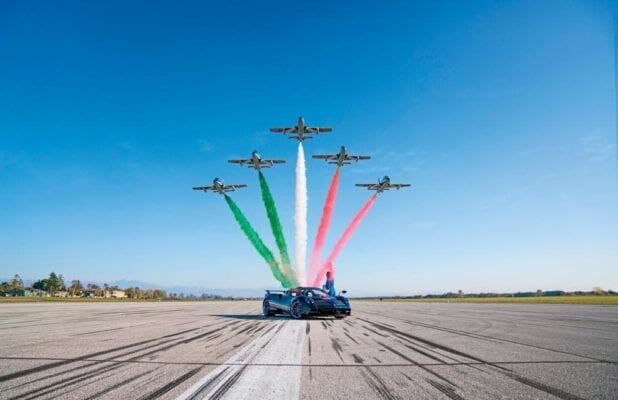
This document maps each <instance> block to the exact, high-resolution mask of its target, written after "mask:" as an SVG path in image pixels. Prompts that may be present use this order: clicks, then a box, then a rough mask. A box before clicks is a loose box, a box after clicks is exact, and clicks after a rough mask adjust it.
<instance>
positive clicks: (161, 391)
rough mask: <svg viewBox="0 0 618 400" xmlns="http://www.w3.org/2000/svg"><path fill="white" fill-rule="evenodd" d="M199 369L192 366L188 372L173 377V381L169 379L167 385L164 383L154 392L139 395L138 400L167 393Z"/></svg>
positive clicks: (148, 399) (149, 399)
mask: <svg viewBox="0 0 618 400" xmlns="http://www.w3.org/2000/svg"><path fill="white" fill-rule="evenodd" d="M201 369H202V367H198V368H194V369H192V370H191V371H189V372H187V373H185V374H183V375H181V376H179V377H178V378H176V379H174V380H173V381H171V382H170V383H168V384H167V385H164V386H162V387H160V388H159V389H157V390H155V391H154V392H151V393H149V394H147V395H144V396H142V397H140V398H139V400H153V399H156V398H158V397H161V396H162V395H164V394H165V393H167V392H169V391H170V390H172V389H174V388H175V387H176V386H178V385H180V384H181V383H183V382H184V381H186V380H187V379H189V378H191V377H192V376H193V375H195V374H197V373H198V372H199V371H200V370H201Z"/></svg>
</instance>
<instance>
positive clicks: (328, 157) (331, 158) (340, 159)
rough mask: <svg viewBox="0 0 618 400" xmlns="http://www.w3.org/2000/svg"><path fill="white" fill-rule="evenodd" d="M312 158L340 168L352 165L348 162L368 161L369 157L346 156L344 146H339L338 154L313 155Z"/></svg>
mask: <svg viewBox="0 0 618 400" xmlns="http://www.w3.org/2000/svg"><path fill="white" fill-rule="evenodd" d="M313 158H317V159H318V160H324V161H326V162H328V163H329V164H337V166H338V167H342V166H344V165H348V164H352V163H351V162H350V161H356V162H358V161H359V160H369V159H370V158H371V157H370V156H353V155H351V154H348V153H347V151H346V149H345V146H341V149H340V150H339V153H338V154H325V155H319V154H317V155H314V156H313Z"/></svg>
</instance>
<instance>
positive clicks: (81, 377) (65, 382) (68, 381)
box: [18, 339, 201, 397]
mask: <svg viewBox="0 0 618 400" xmlns="http://www.w3.org/2000/svg"><path fill="white" fill-rule="evenodd" d="M173 340H174V339H170V340H167V341H164V342H163V343H168V342H170V341H173ZM163 343H161V342H159V343H156V344H154V345H151V346H147V347H145V348H142V349H136V350H132V351H128V352H125V353H123V354H120V355H116V356H115V357H113V358H110V359H108V360H100V361H93V362H94V363H95V364H93V365H89V366H86V367H77V368H72V369H70V370H67V371H60V372H58V373H56V374H52V375H50V376H45V377H42V378H40V379H38V380H37V382H39V381H41V380H43V379H49V378H51V377H55V376H59V375H64V374H66V373H68V372H71V371H74V370H76V369H83V368H88V367H92V366H97V363H101V362H114V364H112V365H107V366H103V367H101V368H98V369H95V370H92V371H87V372H84V373H82V374H78V375H73V376H70V377H67V378H64V379H61V380H59V381H56V382H53V383H50V384H48V385H46V386H43V387H41V388H38V389H33V390H30V391H29V392H26V393H23V394H21V395H20V397H21V396H28V395H31V394H34V393H38V394H37V395H36V396H35V397H39V396H42V395H44V394H48V393H50V392H53V391H54V390H56V389H51V390H47V391H46V392H44V393H39V392H41V391H42V390H46V389H49V388H56V387H58V386H61V387H66V386H70V385H73V384H76V383H80V382H83V381H85V380H87V379H90V378H92V377H94V376H98V375H101V374H103V373H107V372H110V371H113V370H116V369H119V368H122V367H124V366H125V365H126V363H127V362H132V361H136V360H139V359H140V358H143V357H146V356H148V355H150V354H153V353H156V352H159V351H164V350H166V348H160V349H155V350H153V351H150V352H147V353H144V354H139V355H137V356H135V357H132V358H130V359H128V360H124V361H121V362H115V360H114V359H115V358H118V357H125V356H127V355H130V354H135V353H138V352H140V351H143V350H146V349H148V348H152V347H156V346H159V345H161V344H163ZM166 347H169V346H166ZM200 368H201V367H200ZM31 382H32V381H31ZM31 382H28V383H31ZM91 383H92V382H91ZM23 385H24V384H22V385H19V386H23ZM19 386H18V387H19Z"/></svg>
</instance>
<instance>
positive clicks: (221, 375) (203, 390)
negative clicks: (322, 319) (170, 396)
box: [177, 320, 305, 400]
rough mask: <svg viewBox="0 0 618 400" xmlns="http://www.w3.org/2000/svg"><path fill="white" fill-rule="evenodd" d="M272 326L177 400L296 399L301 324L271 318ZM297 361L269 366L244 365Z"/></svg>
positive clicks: (301, 339) (302, 338)
mask: <svg viewBox="0 0 618 400" xmlns="http://www.w3.org/2000/svg"><path fill="white" fill-rule="evenodd" d="M273 323H274V324H276V325H275V327H274V328H273V329H272V330H271V331H270V332H269V333H268V334H266V335H264V336H261V337H259V338H257V339H255V340H254V341H252V342H251V343H249V344H248V345H247V346H245V347H243V348H242V349H241V350H240V351H239V352H238V353H236V354H235V355H234V356H232V357H231V358H230V359H229V360H228V361H227V362H226V363H225V364H238V365H221V366H219V367H218V368H216V369H215V370H213V371H211V372H210V373H209V374H208V375H206V376H205V377H204V378H202V379H200V380H199V381H198V382H197V383H196V384H195V385H193V386H192V387H191V388H189V389H188V390H187V391H185V392H184V393H183V394H181V395H180V396H179V397H178V399H177V400H189V399H286V400H290V399H298V397H299V395H300V377H301V368H302V367H301V361H302V349H303V345H304V343H305V329H304V326H305V324H304V323H303V322H302V321H292V320H288V321H277V322H275V321H273ZM250 363H255V364H271V365H277V364H288V365H289V364H297V365H298V366H293V367H285V368H280V367H271V366H264V365H257V366H247V364H250Z"/></svg>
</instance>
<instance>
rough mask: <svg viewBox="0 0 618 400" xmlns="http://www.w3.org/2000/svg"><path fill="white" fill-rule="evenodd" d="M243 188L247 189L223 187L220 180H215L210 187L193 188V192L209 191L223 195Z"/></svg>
mask: <svg viewBox="0 0 618 400" xmlns="http://www.w3.org/2000/svg"><path fill="white" fill-rule="evenodd" d="M244 187H247V185H225V184H224V183H223V181H222V180H221V179H219V178H215V179H213V180H212V186H199V187H194V188H193V190H203V191H204V192H208V191H209V190H211V191H212V192H213V193H219V194H225V193H227V192H235V191H236V189H240V188H244Z"/></svg>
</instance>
